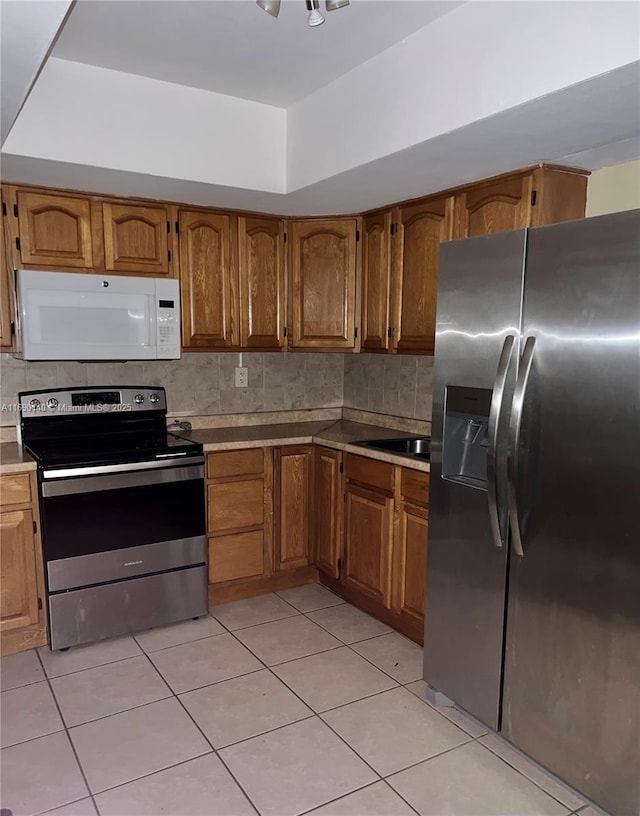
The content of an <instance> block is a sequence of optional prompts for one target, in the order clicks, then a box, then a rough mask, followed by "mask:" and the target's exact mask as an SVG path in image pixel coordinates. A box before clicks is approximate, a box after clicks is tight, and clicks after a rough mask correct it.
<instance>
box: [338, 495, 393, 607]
mask: <svg viewBox="0 0 640 816" xmlns="http://www.w3.org/2000/svg"><path fill="white" fill-rule="evenodd" d="M392 541H393V498H392V497H390V496H387V495H385V494H384V493H382V492H380V491H378V490H373V489H368V488H366V487H362V486H361V485H358V484H351V483H349V484H347V523H346V534H345V547H344V571H343V576H342V578H343V581H344V583H345V584H346V585H347V586H350V587H352V588H353V589H356V590H358V591H359V592H363V593H364V594H365V595H369V596H370V597H371V598H373V599H374V600H376V601H378V602H379V603H381V604H382V605H383V606H387V607H388V606H389V605H390V602H391V553H392V550H391V547H392Z"/></svg>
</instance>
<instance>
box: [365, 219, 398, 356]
mask: <svg viewBox="0 0 640 816" xmlns="http://www.w3.org/2000/svg"><path fill="white" fill-rule="evenodd" d="M391 223H392V222H391V212H390V211H389V212H386V213H376V214H374V215H369V216H367V217H366V218H365V219H364V223H363V227H362V340H361V347H362V350H363V351H387V349H388V348H389V342H390V337H391V326H390V323H389V306H390V303H389V296H390V285H391V251H390V244H391Z"/></svg>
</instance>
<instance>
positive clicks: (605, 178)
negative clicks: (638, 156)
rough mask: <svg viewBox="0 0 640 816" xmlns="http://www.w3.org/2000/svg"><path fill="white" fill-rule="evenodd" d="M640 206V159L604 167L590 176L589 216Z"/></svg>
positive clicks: (588, 189) (633, 208)
mask: <svg viewBox="0 0 640 816" xmlns="http://www.w3.org/2000/svg"><path fill="white" fill-rule="evenodd" d="M638 208H640V161H632V162H626V163H625V164H616V165H614V166H613V167H603V168H602V170H596V171H595V173H592V174H591V176H589V183H588V186H587V212H586V214H587V217H589V216H592V215H605V214H606V213H614V212H622V210H635V209H638Z"/></svg>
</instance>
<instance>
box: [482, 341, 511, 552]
mask: <svg viewBox="0 0 640 816" xmlns="http://www.w3.org/2000/svg"><path fill="white" fill-rule="evenodd" d="M515 339H516V338H515V336H514V335H512V334H508V335H507V336H506V337H505V338H504V343H503V345H502V352H501V353H500V359H499V360H498V368H497V370H496V378H495V381H494V383H493V393H492V395H491V408H490V409H489V446H488V448H487V497H488V500H489V522H490V525H491V536H492V538H493V543H494V544H495V545H496V547H502V546H504V543H505V539H506V535H505V534H504V533H503V530H502V525H501V523H500V510H499V507H498V427H499V425H500V415H501V413H502V402H503V400H504V390H505V386H506V383H507V374H508V373H509V367H510V364H511V358H512V356H513V349H514V346H515Z"/></svg>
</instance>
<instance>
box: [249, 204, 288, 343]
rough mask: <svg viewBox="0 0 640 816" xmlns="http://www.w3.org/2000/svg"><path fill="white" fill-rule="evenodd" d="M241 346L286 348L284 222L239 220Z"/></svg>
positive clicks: (252, 219)
mask: <svg viewBox="0 0 640 816" xmlns="http://www.w3.org/2000/svg"><path fill="white" fill-rule="evenodd" d="M238 247H239V272H240V282H239V283H240V345H241V346H242V347H243V348H256V349H273V350H276V351H277V350H279V349H281V348H282V347H283V346H284V314H285V310H284V292H285V279H284V221H282V220H279V219H275V218H244V217H241V218H239V219H238Z"/></svg>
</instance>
